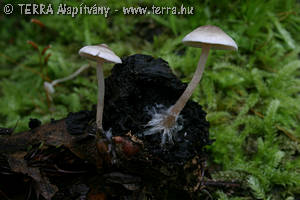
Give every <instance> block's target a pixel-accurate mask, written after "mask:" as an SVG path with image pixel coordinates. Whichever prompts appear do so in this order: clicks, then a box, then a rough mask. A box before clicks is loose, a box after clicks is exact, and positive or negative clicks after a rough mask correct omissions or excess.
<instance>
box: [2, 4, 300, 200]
mask: <svg viewBox="0 0 300 200" xmlns="http://www.w3.org/2000/svg"><path fill="white" fill-rule="evenodd" d="M6 2H7V3H11V1H4V3H6ZM37 2H40V3H45V2H48V3H51V2H52V1H37ZM133 2H135V3H133ZM17 3H24V1H20V2H15V3H14V5H15V6H17ZM59 3H60V1H55V3H54V5H56V6H57V5H58V4H59ZM84 3H85V4H87V5H93V4H94V1H91V0H89V1H84ZM68 4H69V5H72V6H79V5H80V4H79V3H77V2H75V1H73V2H69V3H68ZM98 4H99V5H100V3H98ZM181 4H182V2H181V1H150V0H144V1H140V0H136V1H131V2H129V1H120V0H112V1H106V2H104V3H103V5H106V6H110V7H111V8H112V9H118V10H120V12H114V13H112V14H111V15H110V16H109V17H108V18H104V17H103V16H96V15H78V16H76V17H75V18H72V17H70V16H58V15H53V16H52V15H46V16H35V17H34V18H37V19H39V20H41V21H42V22H43V23H44V24H45V27H46V28H45V29H42V28H40V27H39V26H38V25H36V24H34V23H30V19H31V18H33V16H20V14H14V15H10V16H8V15H7V16H6V15H4V16H2V17H1V18H0V23H1V30H0V38H1V40H0V47H1V52H0V65H1V67H0V80H1V81H0V111H1V112H0V126H1V127H14V126H15V124H16V122H17V121H18V120H19V123H18V127H17V130H16V131H22V130H26V129H27V123H28V121H29V118H39V119H41V120H42V121H43V123H45V122H48V121H50V119H51V118H56V119H58V118H62V117H64V116H65V115H66V114H67V113H68V112H71V111H78V110H81V109H90V108H91V106H92V105H93V104H95V102H96V98H97V96H96V94H97V87H96V76H95V70H93V69H92V68H91V69H89V70H87V71H86V72H84V73H83V74H81V76H80V77H78V78H76V79H74V80H71V81H68V82H65V83H61V84H59V85H58V86H57V87H56V93H55V94H54V96H53V104H52V105H51V109H49V105H48V102H47V99H46V95H45V92H44V89H43V81H44V80H43V78H42V76H41V74H40V68H41V67H42V69H43V70H42V73H43V74H44V75H45V74H48V78H49V79H51V80H54V79H58V78H61V77H64V76H67V75H68V74H70V73H72V72H74V71H75V70H76V69H78V68H79V67H80V66H82V65H83V64H86V61H85V60H83V59H81V58H80V57H79V56H78V54H77V53H78V49H79V48H80V47H82V46H83V45H86V44H95V43H107V44H109V46H110V47H111V48H112V49H113V50H114V51H115V52H116V53H117V54H118V55H120V56H126V55H130V54H134V53H146V54H150V55H153V56H155V57H162V58H163V59H165V60H167V61H168V62H169V64H170V66H172V69H173V71H174V73H175V74H176V75H177V76H178V77H180V78H181V79H182V80H183V81H185V82H188V81H189V80H190V79H191V77H192V73H193V72H194V70H195V68H196V63H197V61H198V58H199V56H200V52H201V50H200V49H196V48H192V47H186V46H184V45H183V44H181V39H182V38H183V36H184V35H185V34H187V33H188V32H190V31H192V30H193V29H194V28H196V27H197V26H200V25H204V24H213V25H217V26H220V27H221V28H222V29H223V30H224V31H225V32H227V33H228V34H230V35H231V36H232V37H233V38H234V40H235V41H236V42H237V44H238V46H239V51H238V52H227V51H211V54H210V56H209V60H208V63H207V67H206V71H205V72H204V75H203V79H202V80H201V84H200V86H199V88H198V89H197V90H196V91H195V93H194V95H193V99H194V100H195V101H197V102H199V103H200V104H201V105H203V106H204V108H205V109H206V111H207V112H208V115H207V119H208V120H209V121H210V123H211V128H210V133H211V138H212V139H216V141H215V142H214V143H213V145H211V146H210V147H208V150H209V152H211V156H210V158H211V160H210V161H209V162H210V165H209V166H214V165H218V170H215V171H212V172H211V173H212V177H213V178H214V179H215V180H220V181H221V180H236V181H240V182H241V183H242V188H244V189H246V190H247V191H248V192H247V193H244V194H243V195H241V194H239V193H235V192H233V193H230V192H229V191H227V190H223V191H222V190H219V191H216V192H215V193H214V194H211V195H212V196H214V197H215V198H219V199H253V198H255V199H288V200H291V199H293V197H294V196H296V195H298V196H299V195H300V194H299V191H300V159H299V151H300V147H299V139H300V126H299V124H300V104H299V102H300V97H299V94H300V79H299V76H300V69H299V68H300V61H299V53H300V48H299V46H300V34H299V32H300V13H299V10H300V5H299V2H298V3H297V2H296V1H295V0H286V1H280V0H272V1H267V2H265V1H261V0H254V1H226V0H220V1H216V2H212V1H205V2H203V3H199V1H188V2H185V3H183V4H184V5H185V6H194V14H193V15H176V16H175V15H145V16H142V15H140V16H133V15H128V16H127V15H126V16H125V15H123V14H122V12H121V10H122V6H127V7H128V6H135V7H137V6H138V5H140V6H148V7H151V6H152V5H156V6H178V7H180V6H181ZM152 36H153V37H152ZM27 40H31V41H33V42H35V43H36V44H37V45H38V47H39V49H40V51H41V50H42V49H43V48H44V47H45V46H47V45H48V44H51V46H52V47H51V48H50V49H49V50H48V51H47V53H51V56H50V57H49V60H48V63H47V64H46V65H44V64H43V62H40V56H39V54H38V52H37V51H36V50H35V49H34V48H32V46H30V45H29V44H27ZM105 68H106V69H105V73H106V75H108V74H109V71H110V69H111V66H109V65H106V66H105Z"/></svg>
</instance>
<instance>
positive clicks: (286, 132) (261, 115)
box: [250, 108, 300, 143]
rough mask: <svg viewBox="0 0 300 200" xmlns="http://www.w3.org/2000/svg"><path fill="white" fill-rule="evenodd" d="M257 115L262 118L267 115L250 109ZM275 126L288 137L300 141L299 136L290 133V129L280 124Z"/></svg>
mask: <svg viewBox="0 0 300 200" xmlns="http://www.w3.org/2000/svg"><path fill="white" fill-rule="evenodd" d="M250 110H251V111H252V112H253V113H254V114H255V115H257V116H259V117H260V118H262V119H263V118H264V117H265V116H264V115H263V114H261V113H260V112H257V111H255V110H254V109H253V108H251V109H250ZM275 127H276V128H277V129H278V130H280V131H282V132H283V133H284V134H285V135H286V136H287V137H288V138H290V139H291V140H293V141H295V142H298V143H300V139H299V138H297V137H296V136H294V135H293V134H292V133H290V132H289V131H287V130H286V129H284V128H282V127H281V126H279V125H275Z"/></svg>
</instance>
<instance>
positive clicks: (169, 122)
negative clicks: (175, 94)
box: [163, 45, 210, 127]
mask: <svg viewBox="0 0 300 200" xmlns="http://www.w3.org/2000/svg"><path fill="white" fill-rule="evenodd" d="M209 49H210V46H209V45H205V46H204V45H203V48H202V52H201V56H200V59H199V62H198V66H197V69H196V71H195V73H194V76H193V78H192V80H191V82H190V83H189V85H188V86H187V88H186V89H185V91H184V92H183V94H182V95H181V96H180V98H179V99H178V100H177V102H176V103H175V105H174V106H172V107H171V108H170V111H169V115H168V116H167V118H166V119H165V121H164V122H163V124H164V125H165V126H167V127H172V126H173V125H174V124H175V121H176V118H177V116H178V115H179V113H180V112H181V110H182V109H183V107H184V106H185V104H186V103H187V101H188V100H189V98H190V97H191V96H192V94H193V91H194V90H195V88H196V87H197V85H198V83H199V82H200V80H201V77H202V74H203V71H204V67H205V63H206V60H207V57H208V54H209Z"/></svg>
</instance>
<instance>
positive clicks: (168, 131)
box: [145, 25, 238, 144]
mask: <svg viewBox="0 0 300 200" xmlns="http://www.w3.org/2000/svg"><path fill="white" fill-rule="evenodd" d="M182 42H183V43H184V44H186V45H189V46H193V47H198V48H202V52H201V56H200V59H199V62H198V66H197V69H196V71H195V73H194V76H193V78H192V80H191V82H190V83H189V85H188V86H187V88H186V89H185V91H184V92H183V94H182V95H181V96H180V98H179V99H178V100H177V102H176V103H175V104H174V105H173V106H171V107H170V108H169V109H168V110H167V112H166V113H165V114H164V116H163V117H162V116H161V115H156V116H159V118H160V120H157V119H152V120H151V121H150V122H149V123H148V125H149V124H151V126H152V128H151V129H152V130H155V131H157V130H160V131H163V138H162V144H164V143H165V137H168V138H169V142H172V141H173V140H172V137H173V136H172V134H173V132H174V130H172V129H174V128H173V127H174V126H175V124H176V120H177V118H178V116H179V114H180V112H181V110H182V109H183V108H184V106H185V104H186V103H187V101H188V100H189V98H190V97H191V96H192V94H193V91H194V90H195V88H196V87H197V85H198V83H199V82H200V80H201V77H202V74H203V71H204V67H205V63H206V60H207V57H208V54H209V50H210V49H222V50H237V49H238V47H237V45H236V43H235V42H234V40H233V39H232V38H231V37H229V36H228V35H227V34H226V33H225V32H224V31H222V30H221V29H220V28H219V27H217V26H212V25H206V26H200V27H198V28H197V29H195V30H194V31H192V32H191V33H189V34H188V35H186V36H185V37H184V38H183V40H182ZM154 126H156V127H154ZM150 134H154V132H151V131H150V132H149V131H148V132H147V133H146V134H145V135H150Z"/></svg>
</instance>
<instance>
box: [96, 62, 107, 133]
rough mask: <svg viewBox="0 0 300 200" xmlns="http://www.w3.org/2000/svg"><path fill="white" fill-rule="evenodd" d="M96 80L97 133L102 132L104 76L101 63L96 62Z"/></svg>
mask: <svg viewBox="0 0 300 200" xmlns="http://www.w3.org/2000/svg"><path fill="white" fill-rule="evenodd" d="M97 79H98V103H97V117H96V124H97V133H101V132H103V127H102V119H103V108H104V92H105V89H104V76H103V69H102V62H98V66H97Z"/></svg>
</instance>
